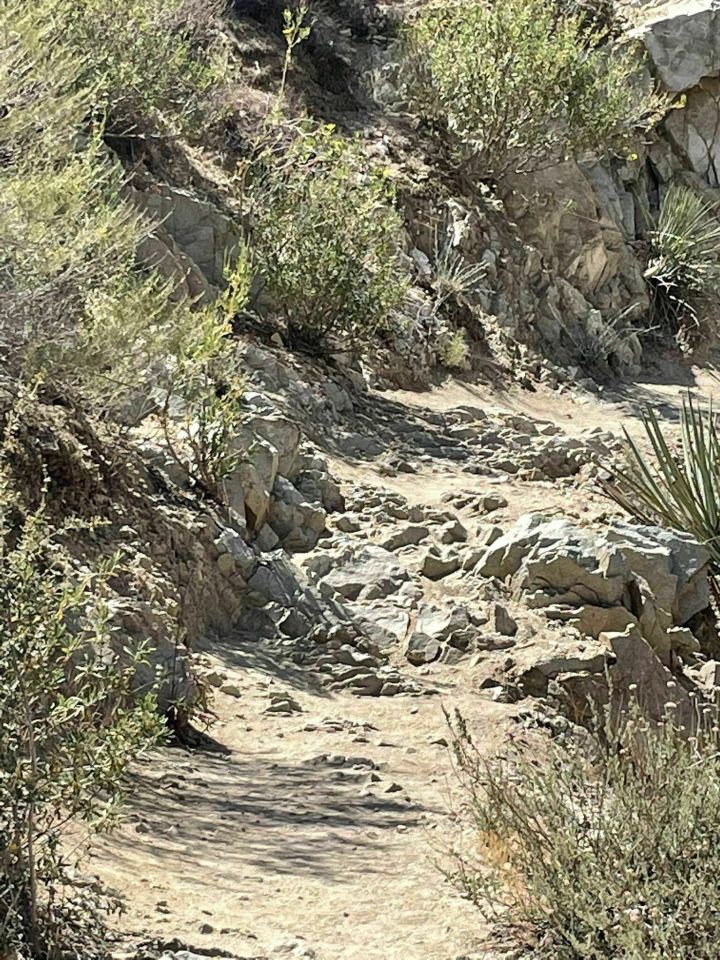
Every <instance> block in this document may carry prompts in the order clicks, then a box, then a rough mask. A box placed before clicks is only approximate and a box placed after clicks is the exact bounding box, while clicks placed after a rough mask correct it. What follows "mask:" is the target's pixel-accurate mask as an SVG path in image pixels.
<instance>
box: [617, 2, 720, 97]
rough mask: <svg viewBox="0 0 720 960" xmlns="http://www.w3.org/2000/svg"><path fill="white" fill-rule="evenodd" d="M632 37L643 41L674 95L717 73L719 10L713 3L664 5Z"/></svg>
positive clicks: (718, 66)
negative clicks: (662, 8)
mask: <svg viewBox="0 0 720 960" xmlns="http://www.w3.org/2000/svg"><path fill="white" fill-rule="evenodd" d="M632 35H633V36H635V37H639V38H640V39H641V40H642V41H643V42H644V44H645V46H646V48H647V51H648V54H649V56H650V59H651V61H652V63H653V66H654V67H655V70H656V71H657V73H658V76H659V77H660V79H661V80H662V82H663V83H664V85H665V86H666V87H667V89H668V90H670V91H672V92H673V93H680V92H681V91H683V90H689V89H690V88H691V87H694V86H696V85H697V84H698V83H699V82H700V81H701V80H702V78H703V77H710V76H713V75H716V74H717V73H718V72H720V11H719V10H718V7H717V4H716V3H715V2H714V0H691V2H689V3H670V4H667V5H666V8H665V10H664V11H663V12H662V13H659V14H658V15H657V16H656V17H655V18H653V19H652V20H651V21H650V22H649V23H646V24H645V25H643V26H642V27H640V28H638V29H637V30H635V31H633V33H632Z"/></svg>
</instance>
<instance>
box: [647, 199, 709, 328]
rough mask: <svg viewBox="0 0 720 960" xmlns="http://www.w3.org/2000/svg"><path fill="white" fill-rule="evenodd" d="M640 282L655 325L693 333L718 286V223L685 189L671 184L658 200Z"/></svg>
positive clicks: (702, 204)
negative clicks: (645, 288) (647, 295)
mask: <svg viewBox="0 0 720 960" xmlns="http://www.w3.org/2000/svg"><path fill="white" fill-rule="evenodd" d="M645 279H646V280H647V282H648V284H649V286H650V289H651V302H652V319H653V322H654V323H655V324H656V325H657V326H659V327H661V328H664V329H670V330H672V332H673V333H680V334H681V335H683V336H687V335H690V334H692V332H693V329H695V330H697V329H698V327H699V326H700V323H701V320H702V315H703V311H704V310H705V308H706V306H707V302H708V300H709V299H710V297H711V296H712V295H713V294H714V293H715V291H716V290H717V289H718V287H719V286H720V221H718V218H717V216H716V215H715V212H714V210H713V208H712V206H711V205H710V204H709V203H707V202H706V201H705V200H703V198H702V197H700V196H698V194H697V193H695V192H694V191H693V190H691V189H690V188H689V187H686V186H684V185H682V184H676V185H674V186H672V187H670V189H669V190H668V192H667V194H666V195H665V198H664V199H663V202H662V205H661V208H660V216H659V218H658V223H657V229H656V230H654V231H653V232H652V234H651V235H650V258H649V262H648V267H647V270H646V271H645Z"/></svg>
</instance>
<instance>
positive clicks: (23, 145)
mask: <svg viewBox="0 0 720 960" xmlns="http://www.w3.org/2000/svg"><path fill="white" fill-rule="evenodd" d="M59 10H60V12H62V11H63V10H64V8H63V7H62V6H61V7H60V8H59ZM4 12H5V14H6V16H5V17H4V18H3V19H2V20H1V21H0V52H2V54H3V55H0V102H4V103H13V104H14V107H13V109H12V110H11V111H9V113H8V114H7V116H6V117H4V118H1V119H0V151H2V152H3V154H4V155H5V156H6V158H7V162H6V163H4V164H2V166H0V248H1V249H2V255H1V257H2V259H1V265H2V270H1V271H0V345H1V346H2V347H3V355H4V356H3V359H4V364H5V366H6V368H7V370H8V372H10V373H11V375H12V376H13V377H14V378H15V380H16V381H17V382H18V383H19V382H20V379H21V378H25V379H28V378H30V379H33V378H38V377H39V378H41V379H43V380H45V381H46V382H48V383H52V384H53V385H54V388H55V389H56V390H57V391H58V392H60V393H62V392H64V391H70V392H72V393H74V394H75V395H76V396H79V397H81V398H82V399H83V400H84V401H85V402H86V403H87V404H88V406H89V408H90V409H91V410H92V411H93V412H94V413H95V414H97V415H100V416H104V417H106V418H107V419H110V420H119V421H120V422H123V423H126V422H128V420H131V421H132V420H135V421H137V420H138V419H141V418H142V416H144V415H146V414H147V413H148V412H150V407H149V406H148V405H147V404H145V405H143V404H142V402H140V401H142V399H143V398H145V399H147V397H148V396H149V395H150V394H151V392H152V391H153V389H155V390H156V391H157V390H159V391H160V393H161V394H162V393H163V391H164V392H165V394H167V393H169V392H172V393H176V394H178V395H179V396H181V397H183V403H184V410H185V414H184V416H186V417H187V418H188V419H189V420H191V421H194V423H196V424H197V423H202V427H201V428H200V432H199V433H198V431H197V430H195V432H194V433H193V437H194V443H193V444H192V454H193V455H191V456H190V458H188V459H189V463H188V466H189V469H190V471H191V473H193V474H194V475H195V476H196V479H198V480H199V481H200V482H201V483H202V485H203V486H204V488H205V489H208V490H210V489H214V490H217V489H218V486H217V482H211V478H210V473H211V472H212V471H213V470H214V469H215V468H217V470H218V471H219V472H220V473H221V472H222V471H223V469H224V468H225V466H226V464H225V461H224V454H223V452H222V451H221V450H220V449H219V447H218V443H219V438H220V437H221V436H222V437H223V438H224V440H225V441H229V434H230V432H231V427H232V422H231V414H232V415H234V418H235V421H236V420H237V418H238V417H239V408H238V404H239V398H240V395H241V392H242V378H241V377H240V375H239V373H238V363H237V360H236V358H235V355H234V354H235V351H234V344H233V341H232V339H231V336H230V332H231V331H230V327H229V323H228V321H229V319H231V316H229V311H236V310H237V309H238V306H239V302H240V300H242V299H243V298H244V297H246V296H247V290H248V283H249V281H247V278H244V279H243V278H241V277H239V275H238V276H236V277H235V280H234V281H233V283H231V284H230V287H229V289H228V292H227V293H226V294H225V296H224V297H223V298H221V300H220V301H219V302H218V303H217V304H214V305H209V306H207V307H202V308H201V307H199V306H197V305H194V304H192V303H190V302H188V301H182V302H179V303H178V302H175V301H176V298H175V296H174V289H173V286H172V284H171V283H168V282H167V281H165V280H163V279H161V278H160V277H159V276H158V275H156V274H154V273H152V272H146V271H145V272H143V271H142V270H140V269H139V268H138V265H137V264H136V251H137V248H138V245H139V243H140V241H141V240H142V239H143V238H144V237H145V236H146V235H147V234H148V233H149V232H150V231H151V229H152V227H151V226H150V225H149V224H148V223H146V222H145V221H144V220H143V219H142V217H141V216H140V215H139V214H138V213H137V211H136V210H134V209H133V208H132V207H131V206H130V205H129V203H128V202H127V201H126V200H125V199H124V197H123V187H124V173H123V171H122V169H121V168H120V166H119V164H118V163H117V162H113V161H112V159H111V158H110V157H109V155H108V152H107V150H106V148H105V147H104V145H103V142H102V129H96V130H94V131H93V130H88V128H87V117H88V116H89V115H91V114H92V108H93V104H94V102H95V99H94V92H93V91H86V90H83V89H82V87H81V86H80V82H79V78H80V77H81V76H82V75H84V74H85V73H87V72H88V71H90V70H91V69H92V65H91V64H90V62H89V60H88V57H87V55H85V56H80V55H73V53H72V48H68V47H65V46H63V45H62V44H61V43H60V42H59V41H58V39H57V37H56V35H55V34H54V33H53V32H52V31H51V30H49V29H48V28H47V27H46V26H45V25H44V23H43V21H42V18H41V17H38V16H36V15H32V16H31V15H29V14H28V12H27V8H26V6H25V5H24V4H22V3H15V2H8V3H7V4H6V6H5V11H4ZM58 15H60V13H59V14H58ZM239 279H243V282H242V283H239V282H238V280H239ZM212 351H214V354H213V353H212ZM180 371H181V373H180ZM201 387H202V388H201ZM131 408H134V414H133V415H132V416H131V415H130V414H129V410H130V409H131ZM211 446H212V447H213V452H212V453H209V449H210V447H211ZM195 455H197V457H199V458H200V459H199V460H198V461H196V460H195ZM215 479H216V481H217V480H218V479H219V478H215Z"/></svg>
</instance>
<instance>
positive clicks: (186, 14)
mask: <svg viewBox="0 0 720 960" xmlns="http://www.w3.org/2000/svg"><path fill="white" fill-rule="evenodd" d="M53 6H54V11H53V14H54V16H53V20H54V23H55V25H56V29H57V36H58V38H59V39H60V40H61V42H62V43H63V44H64V45H65V48H66V49H67V50H68V51H69V52H70V53H71V54H72V55H73V56H77V57H79V58H80V62H81V64H82V69H81V71H80V74H79V81H80V83H81V84H82V85H83V86H85V87H86V88H89V89H92V91H93V98H94V100H95V102H96V104H97V105H98V106H100V107H103V106H107V108H108V109H109V113H110V117H109V120H110V125H111V128H112V130H113V132H115V133H118V134H120V135H127V134H132V133H141V134H145V133H147V132H148V131H147V129H146V127H147V126H148V125H156V124H157V123H158V121H161V120H163V121H167V120H168V118H169V117H171V116H173V117H175V118H176V119H177V118H184V119H185V120H186V121H190V120H195V121H197V120H198V117H199V107H200V105H201V103H202V97H203V94H205V93H206V92H207V91H208V90H209V88H210V87H211V85H212V84H213V82H214V81H215V80H216V79H217V76H216V70H215V65H214V63H213V54H212V51H211V50H210V49H205V48H206V47H208V44H207V39H208V33H209V32H210V30H209V28H210V27H211V20H212V14H213V12H215V13H217V12H219V7H220V5H219V3H218V2H214V3H213V2H208V3H207V4H206V5H205V10H204V11H203V10H202V8H201V6H200V5H198V4H197V3H194V4H193V3H191V2H188V0H117V2H113V3H109V2H108V0H60V2H59V3H56V4H54V5H53ZM201 41H205V43H203V42H201ZM138 124H139V125H140V126H139V128H138V127H137V126H136V125H138Z"/></svg>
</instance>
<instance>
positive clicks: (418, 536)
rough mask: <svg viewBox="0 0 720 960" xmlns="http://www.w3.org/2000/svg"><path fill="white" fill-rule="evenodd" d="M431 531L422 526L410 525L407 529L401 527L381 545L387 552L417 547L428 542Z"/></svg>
mask: <svg viewBox="0 0 720 960" xmlns="http://www.w3.org/2000/svg"><path fill="white" fill-rule="evenodd" d="M429 536H430V531H429V529H428V528H427V527H425V526H422V525H420V524H409V525H408V526H406V527H400V529H399V530H395V531H394V532H393V533H392V534H391V535H390V536H389V537H387V539H385V540H383V541H382V542H381V544H380V546H381V547H383V548H384V549H385V550H393V551H394V550H400V549H401V548H402V547H410V546H416V545H417V544H418V543H422V542H423V540H427V538H428V537H429Z"/></svg>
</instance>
